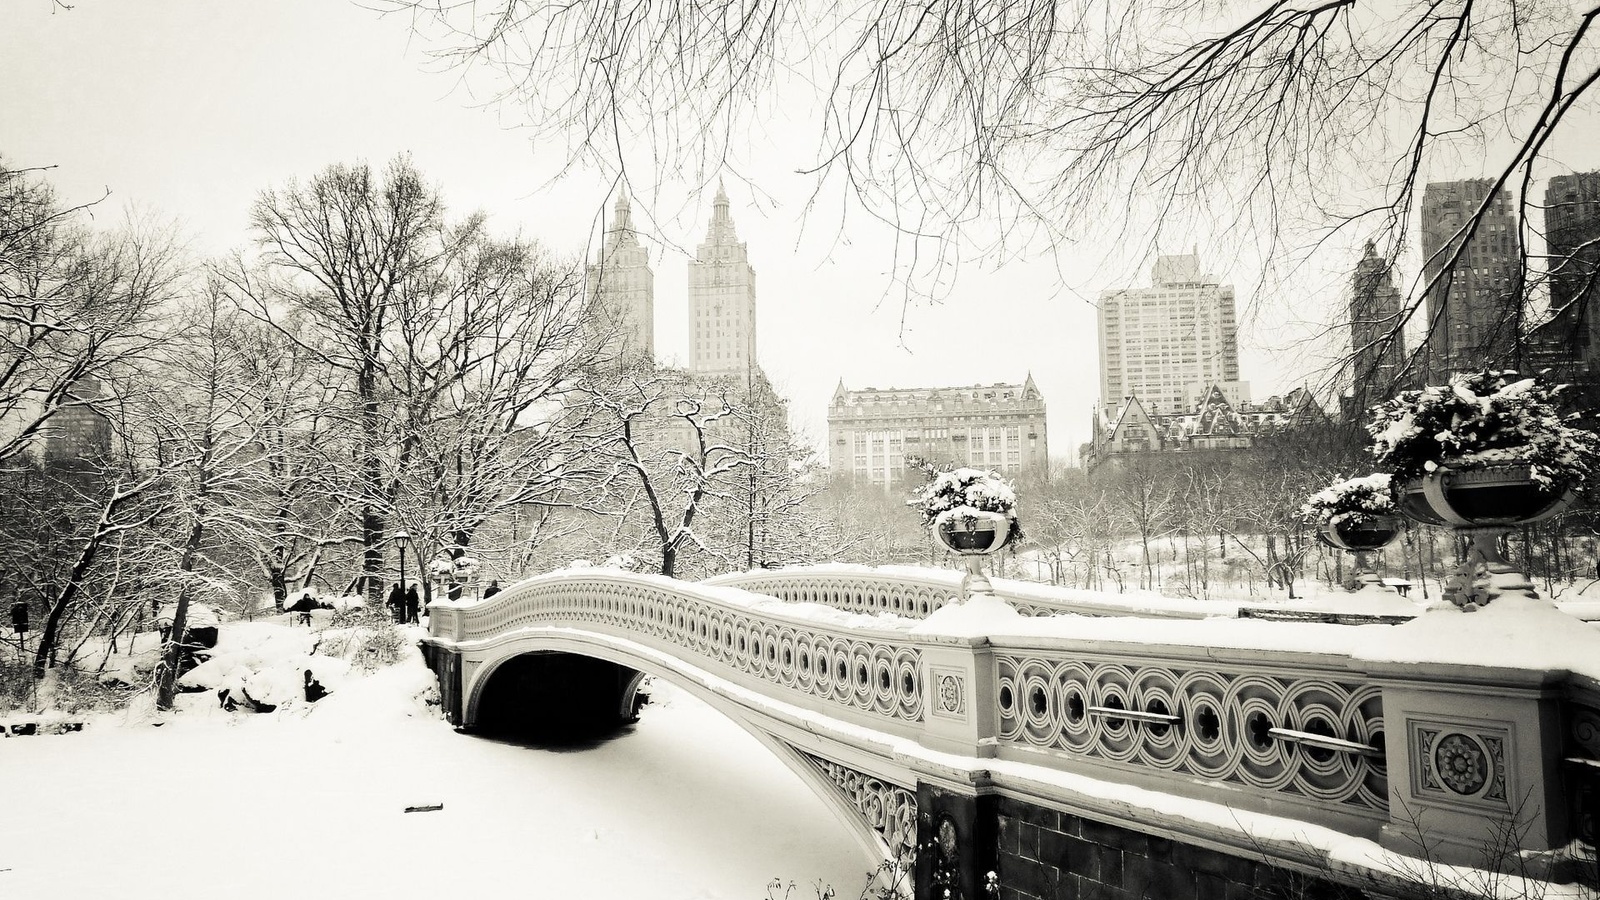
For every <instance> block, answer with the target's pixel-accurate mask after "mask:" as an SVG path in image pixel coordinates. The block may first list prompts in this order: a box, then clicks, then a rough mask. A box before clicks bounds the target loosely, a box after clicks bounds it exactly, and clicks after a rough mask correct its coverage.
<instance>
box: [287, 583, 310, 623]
mask: <svg viewBox="0 0 1600 900" xmlns="http://www.w3.org/2000/svg"><path fill="white" fill-rule="evenodd" d="M316 608H317V601H316V600H314V599H312V597H311V592H310V591H306V592H305V593H304V594H301V595H300V599H299V600H296V601H295V602H294V605H293V606H290V607H289V612H292V613H297V615H296V617H295V621H296V624H304V625H306V626H307V627H310V625H311V611H312V610H313V609H316Z"/></svg>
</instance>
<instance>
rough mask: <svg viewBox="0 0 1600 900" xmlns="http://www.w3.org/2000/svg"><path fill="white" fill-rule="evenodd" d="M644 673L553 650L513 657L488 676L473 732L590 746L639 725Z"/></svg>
mask: <svg viewBox="0 0 1600 900" xmlns="http://www.w3.org/2000/svg"><path fill="white" fill-rule="evenodd" d="M643 680H644V673H642V672H639V671H638V670H636V669H631V668H629V667H627V666H624V665H621V664H619V663H614V662H611V661H609V660H604V659H596V658H594V657H591V656H582V655H579V654H576V653H563V652H560V651H553V650H542V651H534V652H530V653H523V654H520V655H518V656H513V657H511V658H510V659H507V660H505V661H504V662H502V663H500V664H499V665H498V666H496V667H495V669H494V671H493V672H491V673H489V674H488V676H487V681H486V682H485V683H484V685H483V689H482V693H481V695H480V696H479V698H478V704H477V709H476V715H475V717H474V719H473V723H472V727H473V730H474V731H477V732H481V733H484V734H492V735H504V736H510V737H523V738H532V739H537V740H550V741H569V740H587V739H592V738H595V737H599V736H604V735H606V734H609V733H612V732H615V731H616V730H617V729H619V728H621V727H622V726H623V725H626V724H628V723H630V722H633V721H635V720H637V719H638V716H639V706H640V705H641V704H642V702H643V700H644V695H643V694H641V693H640V692H639V687H640V683H641V682H642V681H643Z"/></svg>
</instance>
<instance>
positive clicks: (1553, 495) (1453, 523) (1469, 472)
mask: <svg viewBox="0 0 1600 900" xmlns="http://www.w3.org/2000/svg"><path fill="white" fill-rule="evenodd" d="M1399 494H1400V510H1401V512H1403V513H1405V514H1406V515H1407V516H1410V517H1411V518H1413V519H1416V520H1417V521H1419V522H1425V523H1427V524H1429V525H1443V526H1446V527H1450V528H1472V529H1496V530H1498V531H1500V533H1504V532H1506V531H1509V530H1511V529H1512V528H1516V527H1519V526H1522V525H1530V524H1533V523H1534V522H1542V521H1544V520H1545V519H1548V518H1550V517H1551V516H1554V515H1557V514H1559V513H1560V512H1561V511H1563V510H1565V509H1566V508H1567V506H1568V505H1569V504H1570V503H1571V502H1572V491H1571V490H1570V489H1569V488H1567V487H1566V486H1564V485H1563V486H1556V487H1547V486H1545V485H1541V484H1540V483H1539V482H1537V481H1535V480H1534V478H1533V472H1532V469H1531V468H1530V467H1529V466H1528V465H1527V464H1525V463H1510V464H1505V465H1496V466H1484V467H1480V468H1471V469H1464V468H1456V467H1452V466H1451V465H1450V464H1449V463H1446V464H1444V465H1442V466H1440V467H1439V468H1438V469H1436V470H1435V471H1433V472H1431V473H1429V474H1427V475H1425V476H1423V477H1421V478H1413V479H1411V480H1409V481H1406V482H1403V483H1402V484H1401V486H1400V491H1399Z"/></svg>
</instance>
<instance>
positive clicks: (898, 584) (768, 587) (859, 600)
mask: <svg viewBox="0 0 1600 900" xmlns="http://www.w3.org/2000/svg"><path fill="white" fill-rule="evenodd" d="M711 583H712V584H718V585H725V586H729V587H738V588H743V589H745V590H749V591H753V592H755V593H758V594H765V595H766V596H768V597H776V598H778V599H779V600H783V601H784V602H786V603H820V604H822V605H823V606H830V607H833V608H834V609H842V610H845V611H846V612H858V613H868V614H871V613H880V612H886V613H894V614H896V615H901V616H906V617H907V618H912V619H925V618H927V617H928V616H929V615H930V614H931V613H932V612H933V611H934V610H936V609H938V608H939V607H941V606H944V605H945V603H946V602H947V601H949V600H950V599H951V598H952V597H955V596H957V595H959V594H960V593H961V588H960V586H959V584H957V585H951V584H945V583H943V582H940V581H937V580H935V579H926V580H924V579H919V578H914V577H911V576H904V577H900V578H889V577H885V576H882V575H870V574H865V573H863V574H860V575H857V574H853V573H841V572H809V573H808V572H786V571H776V572H772V571H758V572H743V573H739V574H736V575H722V576H718V577H717V578H714V579H711Z"/></svg>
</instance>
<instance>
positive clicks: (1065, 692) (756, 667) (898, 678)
mask: <svg viewBox="0 0 1600 900" xmlns="http://www.w3.org/2000/svg"><path fill="white" fill-rule="evenodd" d="M879 571H881V570H877V571H874V570H868V571H867V573H863V572H852V571H845V570H831V571H808V570H798V571H777V572H757V573H749V574H745V575H739V576H725V577H722V578H718V579H713V580H712V581H711V582H707V583H698V584H696V583H686V582H679V581H674V580H671V579H665V578H660V577H656V576H645V575H636V574H633V573H627V572H622V571H614V570H600V569H588V570H566V571H561V572H557V573H553V574H551V575H546V576H540V577H537V578H533V579H529V580H527V581H524V582H522V583H520V584H517V585H514V586H512V587H510V588H507V589H506V590H504V591H502V592H501V593H500V594H498V595H497V596H495V597H493V598H491V599H489V600H484V601H480V602H476V603H448V602H442V603H435V604H433V605H432V606H430V607H429V614H430V630H431V635H432V637H431V642H432V643H434V644H435V645H436V646H438V647H441V648H444V649H446V650H448V651H451V652H454V653H457V654H464V655H469V656H471V657H473V659H474V660H475V661H477V662H483V661H489V662H490V663H491V665H490V666H489V667H487V668H492V662H493V657H494V655H495V653H496V652H498V651H496V649H495V648H496V647H497V646H498V645H500V644H502V643H505V642H506V641H507V640H508V639H510V638H511V637H512V636H516V635H526V634H536V633H540V632H541V631H551V630H561V631H578V632H589V633H596V634H604V635H610V636H614V637H616V638H618V639H624V640H626V641H628V642H632V643H636V644H638V645H640V646H641V647H644V648H648V649H649V650H650V651H651V652H658V653H664V654H669V655H671V656H672V657H674V658H675V659H678V660H681V661H684V662H686V663H688V664H692V665H693V666H695V667H697V668H698V669H700V670H703V671H705V672H707V673H710V674H711V675H713V676H716V677H719V678H723V679H726V680H727V681H728V682H730V683H731V684H735V685H738V686H740V687H741V688H742V689H744V690H747V691H754V692H757V693H759V694H762V695H765V696H770V697H773V698H776V699H779V700H782V701H784V702H786V703H789V704H793V705H795V706H798V707H801V708H805V709H810V710H812V711H814V712H817V713H820V714H821V715H822V716H825V717H829V718H832V719H835V720H838V721H841V722H844V723H847V724H849V725H851V726H853V727H861V726H865V727H866V728H868V729H871V730H872V732H873V733H876V734H879V735H881V736H883V737H884V739H885V740H901V741H910V742H912V743H914V744H915V745H916V746H918V747H920V748H922V751H923V752H926V753H928V754H951V755H953V757H951V758H958V759H966V760H969V761H971V762H970V765H971V766H972V767H974V768H977V767H983V766H989V767H993V768H995V773H994V774H993V777H995V778H1000V777H1001V775H1000V774H998V773H1000V772H1002V771H1010V770H1006V769H1005V768H1004V766H1001V765H1000V764H1002V763H1004V764H1011V765H1020V766H1024V767H1036V768H1037V769H1038V770H1041V771H1057V772H1064V773H1071V774H1073V775H1076V776H1088V777H1090V778H1093V779H1098V780H1099V781H1101V782H1104V783H1107V784H1121V785H1126V786H1128V787H1129V788H1137V789H1144V790H1154V791H1159V792H1163V793H1165V794H1169V795H1172V796H1174V797H1183V798H1192V799H1194V800H1198V801H1204V802H1207V803H1211V804H1218V805H1220V806H1223V807H1227V808H1231V809H1237V810H1249V811H1253V812H1256V813H1261V814H1266V815H1273V816H1281V817H1284V818H1287V819H1293V820H1298V821H1303V822H1307V823H1311V824H1314V825H1318V826H1324V827H1328V828H1333V829H1337V830H1338V831H1340V832H1342V833H1345V834H1349V835H1353V836H1356V837H1364V838H1369V839H1372V840H1375V841H1380V842H1382V843H1383V844H1384V845H1386V846H1389V847H1392V848H1394V849H1399V850H1402V851H1409V852H1416V850H1417V848H1416V847H1415V842H1416V841H1417V840H1418V839H1419V838H1420V835H1419V834H1418V829H1419V821H1421V822H1423V823H1425V824H1424V825H1422V826H1421V827H1425V828H1426V830H1427V834H1426V839H1427V840H1428V841H1430V842H1432V849H1431V850H1430V851H1429V852H1430V853H1433V854H1435V858H1444V859H1448V860H1451V861H1463V862H1471V861H1476V856H1477V855H1478V854H1480V851H1481V845H1482V831H1483V827H1484V823H1485V822H1494V821H1502V822H1506V823H1511V824H1514V825H1515V827H1516V829H1517V831H1518V833H1519V834H1520V835H1521V841H1522V843H1521V845H1520V846H1521V848H1522V849H1528V850H1533V851H1549V850H1551V849H1553V848H1556V847H1559V846H1561V845H1562V844H1564V843H1566V842H1567V841H1569V840H1572V839H1573V838H1580V839H1585V836H1586V839H1587V840H1589V841H1591V842H1592V841H1593V835H1594V819H1593V817H1594V812H1593V810H1594V804H1595V796H1596V778H1595V774H1594V773H1595V772H1596V771H1597V770H1600V687H1597V686H1596V685H1595V684H1594V683H1592V682H1589V681H1584V680H1583V679H1581V678H1575V677H1573V676H1570V675H1569V674H1568V673H1567V672H1565V671H1542V670H1528V669H1508V668H1493V667H1480V666H1467V665H1444V666H1431V667H1430V666H1419V665H1416V664H1408V663H1400V662H1386V661H1382V660H1371V659H1363V658H1362V657H1361V653H1360V652H1359V650H1360V648H1361V647H1362V646H1363V644H1364V643H1366V642H1367V641H1370V640H1371V639H1373V638H1374V636H1375V635H1380V634H1383V633H1385V632H1387V631H1388V630H1389V629H1390V628H1391V626H1384V625H1370V626H1364V627H1351V626H1343V625H1332V624H1320V623H1278V622H1264V621H1255V620H1230V619H1211V620H1207V621H1203V622H1201V621H1187V620H1184V621H1168V620H1164V619H1162V618H1161V617H1160V616H1159V614H1156V615H1154V616H1153V617H1151V618H1137V617H1127V616H1125V617H1123V618H1120V619H1114V618H1108V617H1106V616H1107V614H1108V610H1106V609H1101V610H1098V611H1097V612H1096V614H1097V615H1099V616H1101V618H1081V617H1059V618H1020V617H1013V618H1012V619H1011V620H1010V621H1009V623H1004V622H1003V623H1002V627H1000V628H997V629H994V630H993V632H992V634H991V633H988V632H974V631H973V630H972V629H970V628H947V627H944V626H943V625H942V624H941V616H938V615H933V613H935V612H937V611H939V610H940V609H941V608H942V606H943V605H944V603H945V601H946V598H947V597H949V596H950V594H951V593H953V588H955V587H956V584H957V581H958V576H956V575H955V573H951V574H950V577H949V578H948V579H947V578H945V577H944V576H943V575H941V574H938V573H922V574H918V573H915V572H907V573H903V575H901V576H900V577H897V578H896V579H892V580H884V579H877V578H876V575H877V572H879ZM875 579H876V580H875ZM741 586H742V587H744V588H754V587H761V588H763V589H764V590H768V591H770V592H771V594H772V595H771V596H765V595H762V594H757V593H752V592H751V591H750V590H747V589H741ZM1101 602H1102V604H1103V605H1104V604H1105V601H1104V600H1102V601H1101ZM960 609H961V608H960V607H958V608H955V609H952V610H950V611H949V612H950V613H951V614H955V613H958V612H959V611H960ZM1072 611H1079V610H1077V609H1073V610H1072ZM1147 612H1148V611H1147ZM944 618H945V619H946V621H951V619H950V618H949V617H948V616H947V617H944ZM518 652H522V651H518ZM641 662H644V660H641ZM486 670H487V669H486ZM461 677H462V679H463V683H462V684H461V685H460V687H459V690H460V691H462V692H463V695H464V696H465V697H466V698H468V699H467V701H466V703H465V707H466V709H467V710H468V715H469V717H470V709H471V697H472V696H473V692H474V691H475V690H476V689H477V687H478V686H476V685H474V684H473V683H471V682H472V679H473V676H472V675H471V673H470V672H469V673H468V674H465V675H463V676H461ZM985 760H989V761H993V762H989V763H986V762H984V761H985ZM835 774H837V773H832V774H830V775H829V777H830V778H832V777H833V775H835ZM841 777H842V776H841ZM852 777H853V776H852ZM835 780H837V779H835ZM1041 783H1042V782H1041ZM891 787H892V785H891ZM915 787H916V786H915V785H909V784H907V785H900V786H899V788H901V789H903V790H902V793H903V792H904V790H910V789H912V788H915ZM896 796H899V795H896ZM1585 798H1587V799H1585ZM1038 802H1045V803H1048V802H1052V798H1050V797H1040V798H1038ZM1419 817H1420V819H1419Z"/></svg>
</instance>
